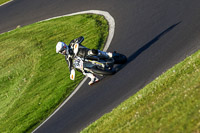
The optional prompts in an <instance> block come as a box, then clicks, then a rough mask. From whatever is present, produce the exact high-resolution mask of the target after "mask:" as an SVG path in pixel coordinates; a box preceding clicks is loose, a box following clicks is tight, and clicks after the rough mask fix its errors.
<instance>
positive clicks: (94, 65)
mask: <svg viewBox="0 0 200 133" xmlns="http://www.w3.org/2000/svg"><path fill="white" fill-rule="evenodd" d="M78 48H79V43H75V44H74V46H73V52H74V54H75V58H74V63H73V64H74V66H75V68H77V69H79V70H81V71H82V72H85V71H87V72H90V73H93V74H96V75H99V76H103V75H113V74H115V73H116V70H115V69H114V65H115V64H124V63H126V62H127V57H126V56H125V55H123V54H120V53H117V52H113V57H112V58H100V57H98V56H88V57H85V58H81V57H78V56H76V55H77V53H78ZM70 79H71V80H74V79H75V70H74V69H72V70H71V74H70Z"/></svg>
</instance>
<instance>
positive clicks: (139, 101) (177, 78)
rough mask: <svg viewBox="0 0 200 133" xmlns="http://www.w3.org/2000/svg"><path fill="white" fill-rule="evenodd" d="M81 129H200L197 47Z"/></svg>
mask: <svg viewBox="0 0 200 133" xmlns="http://www.w3.org/2000/svg"><path fill="white" fill-rule="evenodd" d="M83 132H91V133H113V132H115V133H160V132H164V133H175V132H177V133H183V132H184V133H199V132H200V50H199V51H198V52H196V53H195V54H193V55H192V56H190V57H188V58H186V59H185V60H184V61H183V62H181V63H179V64H177V65H175V66H174V67H173V68H171V69H170V70H168V71H167V72H166V73H164V74H162V75H161V76H160V77H158V78H156V79H155V80H154V81H153V82H152V83H150V84H149V85H147V86H146V87H145V88H143V89H142V90H140V91H139V92H138V93H136V94H135V95H133V96H132V97H130V98H129V99H128V100H126V101H125V102H123V103H122V104H121V105H119V106H118V107H117V108H116V109H114V110H113V111H112V112H110V113H108V114H105V115H104V116H103V117H101V118H100V119H99V120H97V121H96V122H94V123H93V124H91V125H90V126H89V127H87V128H86V129H85V130H83Z"/></svg>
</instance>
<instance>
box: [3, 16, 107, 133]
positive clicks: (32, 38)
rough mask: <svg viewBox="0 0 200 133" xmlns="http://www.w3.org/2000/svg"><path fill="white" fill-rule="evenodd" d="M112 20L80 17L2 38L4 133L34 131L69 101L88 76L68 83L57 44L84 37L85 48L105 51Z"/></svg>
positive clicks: (33, 27) (19, 31)
mask: <svg viewBox="0 0 200 133" xmlns="http://www.w3.org/2000/svg"><path fill="white" fill-rule="evenodd" d="M107 35H108V25H107V21H106V20H105V19H104V17H103V16H99V15H89V14H88V15H77V16H70V17H62V18H58V19H53V20H49V21H45V22H38V23H34V24H31V25H28V26H25V27H21V28H17V29H15V30H13V31H11V32H7V33H3V34H0V132H1V133H4V132H8V133H12V132H14V133H18V132H31V131H32V130H33V129H34V128H36V126H38V125H39V123H41V122H42V121H43V120H44V119H45V118H47V117H48V116H49V115H50V113H52V112H53V111H54V110H55V109H56V107H58V106H59V104H60V103H61V102H62V101H63V100H64V99H66V97H68V96H69V95H70V94H71V93H72V91H73V90H74V89H75V87H76V86H77V85H78V83H79V82H80V81H81V80H82V79H83V75H82V74H81V73H79V72H76V80H75V81H71V80H70V79H69V70H68V66H67V63H66V61H65V59H64V56H63V55H60V54H56V50H55V46H56V44H57V42H58V41H64V42H66V43H67V44H68V43H69V42H70V41H71V40H72V39H75V38H77V37H79V36H84V37H85V41H84V42H83V43H82V44H83V45H85V46H87V47H89V48H100V49H102V48H103V44H104V43H105V41H106V38H107Z"/></svg>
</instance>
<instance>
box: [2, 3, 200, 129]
mask: <svg viewBox="0 0 200 133" xmlns="http://www.w3.org/2000/svg"><path fill="white" fill-rule="evenodd" d="M199 7H200V1H199V0H192V1H189V0H182V1H180V0H159V1H158V0H109V1H108V0H101V1H100V0H99V1H98V0H84V1H81V0H14V1H13V2H10V3H8V4H6V5H3V6H0V18H1V19H0V33H3V32H6V31H9V30H12V29H15V28H16V27H17V26H18V25H21V26H24V25H28V24H31V23H34V22H37V21H40V20H44V19H48V18H51V17H56V16H60V15H65V14H70V13H75V12H80V11H86V10H101V11H107V12H109V13H110V14H111V15H112V17H113V18H114V19H115V33H114V37H113V40H112V42H111V45H110V47H109V49H108V51H115V50H116V51H117V52H119V53H123V54H125V55H126V56H127V57H128V63H127V64H126V65H125V66H122V67H120V71H119V72H117V73H116V74H115V75H113V76H107V77H105V78H104V79H103V80H102V81H101V82H99V83H97V84H95V85H93V86H88V85H87V83H88V82H89V80H87V81H86V82H85V84H83V86H82V87H81V88H80V89H79V90H78V92H77V93H76V94H75V95H74V96H73V97H72V98H71V99H70V100H69V101H68V102H67V103H66V104H65V105H64V106H63V107H62V108H61V109H60V110H59V111H58V112H57V113H56V114H55V115H54V116H53V117H51V118H50V119H49V120H48V121H47V122H46V123H44V125H42V126H41V127H40V128H39V129H38V130H36V133H62V132H63V133H73V132H80V131H81V130H82V129H83V128H85V127H87V126H88V125H89V124H90V123H92V122H93V121H95V120H97V119H98V118H99V117H101V116H102V115H103V114H104V113H108V112H109V111H111V110H112V109H113V108H114V107H116V106H117V105H119V104H120V103H121V102H123V101H124V100H126V99H127V98H129V97H130V96H132V95H133V94H135V93H136V92H137V91H139V90H140V89H142V88H143V87H144V86H145V85H147V84H148V83H150V82H151V81H152V80H154V79H155V78H156V77H157V76H159V75H160V74H162V73H163V72H165V71H166V70H167V69H169V68H170V67H172V66H174V65H175V64H177V63H178V62H180V61H182V60H183V59H184V58H186V57H187V56H189V55H191V54H192V53H194V52H195V51H197V50H199V49H200V15H199V13H200V8H199ZM80 36H81V35H80ZM55 45H56V44H55Z"/></svg>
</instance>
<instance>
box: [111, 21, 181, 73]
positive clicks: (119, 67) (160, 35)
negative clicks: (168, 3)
mask: <svg viewBox="0 0 200 133" xmlns="http://www.w3.org/2000/svg"><path fill="white" fill-rule="evenodd" d="M180 23H181V21H180V22H178V23H176V24H174V25H172V26H170V27H169V28H167V29H166V30H164V31H163V32H161V33H160V34H159V35H157V36H156V37H155V38H153V39H152V40H151V41H150V42H148V43H147V44H145V45H144V46H142V47H141V48H139V49H138V50H137V51H136V52H134V53H133V54H132V55H130V56H129V57H128V58H127V62H126V63H125V64H123V65H118V66H116V67H115V70H116V72H118V71H120V70H121V69H123V68H124V67H125V66H126V65H128V64H129V63H130V62H132V61H133V60H134V59H135V58H137V57H138V56H139V55H140V54H141V53H142V52H144V51H145V50H147V49H148V48H149V47H151V46H152V45H153V44H154V43H155V42H157V41H158V40H159V39H160V38H161V37H162V36H164V35H165V34H166V33H168V32H170V31H171V30H172V29H174V28H175V27H176V26H177V25H178V24H180Z"/></svg>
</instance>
